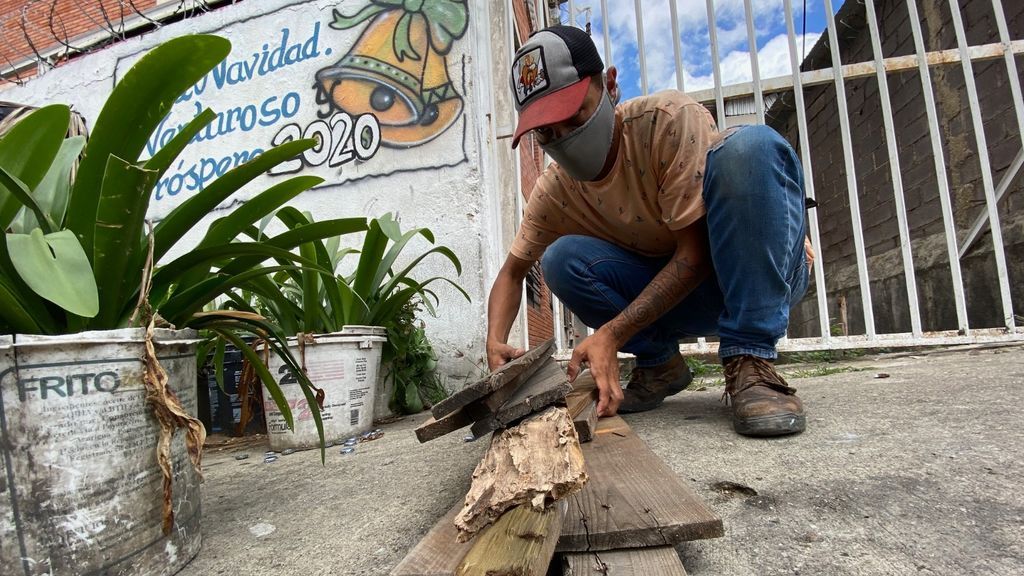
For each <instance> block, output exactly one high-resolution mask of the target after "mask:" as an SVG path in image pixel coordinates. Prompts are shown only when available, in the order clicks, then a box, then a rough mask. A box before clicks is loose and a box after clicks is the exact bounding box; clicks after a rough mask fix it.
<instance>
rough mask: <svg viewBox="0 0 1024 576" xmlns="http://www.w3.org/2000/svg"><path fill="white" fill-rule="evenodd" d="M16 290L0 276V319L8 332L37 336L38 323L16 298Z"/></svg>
mask: <svg viewBox="0 0 1024 576" xmlns="http://www.w3.org/2000/svg"><path fill="white" fill-rule="evenodd" d="M18 296H19V295H18V293H17V290H15V289H14V288H13V287H12V286H10V285H9V284H8V279H7V278H4V277H3V276H0V318H2V319H3V323H4V324H6V325H7V326H8V327H9V329H10V330H12V331H13V332H15V333H17V334H38V333H39V332H40V331H41V330H40V326H39V323H38V322H36V319H35V318H34V317H33V315H32V313H31V312H29V311H28V310H27V309H26V307H25V306H24V305H23V304H22V302H21V301H20V300H19V298H18Z"/></svg>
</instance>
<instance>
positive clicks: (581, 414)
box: [565, 370, 598, 442]
mask: <svg viewBox="0 0 1024 576" xmlns="http://www.w3.org/2000/svg"><path fill="white" fill-rule="evenodd" d="M597 399H598V392H597V385H596V383H595V382H594V377H593V376H591V375H590V371H589V370H588V371H585V372H583V373H582V374H580V375H579V376H577V377H576V381H575V382H573V384H572V392H570V393H569V395H568V396H566V397H565V404H566V406H568V407H569V415H570V416H572V423H573V426H575V427H576V435H577V436H579V438H580V442H590V441H591V440H592V439H593V437H594V429H595V428H596V426H597Z"/></svg>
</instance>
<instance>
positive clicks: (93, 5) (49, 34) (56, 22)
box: [0, 0, 216, 87]
mask: <svg viewBox="0 0 1024 576" xmlns="http://www.w3.org/2000/svg"><path fill="white" fill-rule="evenodd" d="M172 1H173V2H174V5H175V6H177V5H178V4H179V2H178V1H177V0H88V1H84V2H83V1H82V0H0V71H2V73H3V77H2V78H0V87H3V85H4V84H5V83H7V82H11V81H24V80H27V79H28V78H31V77H32V76H34V75H35V74H36V73H37V71H38V69H37V67H36V66H29V67H27V68H25V69H24V70H19V71H18V73H17V74H14V73H13V72H11V71H10V69H11V68H12V67H13V66H14V65H15V64H20V63H21V62H23V61H24V60H25V59H27V58H30V59H35V58H37V56H36V52H38V53H40V54H43V55H45V54H46V53H47V52H48V51H50V50H54V49H61V48H63V47H65V46H64V45H65V44H70V45H71V46H73V47H75V48H84V49H85V50H91V49H99V48H101V47H102V46H104V45H106V43H109V42H110V41H114V40H113V33H111V32H110V30H111V29H113V30H115V31H117V33H118V34H124V35H126V36H131V35H132V34H137V33H138V32H140V31H142V30H146V29H149V28H150V27H151V26H152V23H150V22H148V21H146V20H145V19H144V18H141V17H139V13H142V14H146V13H147V12H150V11H152V10H153V9H154V8H156V7H157V6H161V5H169V4H170V3H171V2H172ZM210 4H216V2H208V3H207V5H210ZM211 7H212V6H211ZM193 12H194V9H192V8H189V7H187V6H186V7H183V8H182V13H181V14H179V15H177V16H175V17H174V18H172V19H180V18H181V17H182V16H188V15H190V14H192V13H193ZM133 21H134V22H135V23H136V24H135V26H136V27H135V28H131V27H125V26H124V23H131V22H133ZM96 32H104V33H109V34H110V35H111V40H108V41H107V42H102V43H100V44H98V45H95V46H85V45H84V44H83V43H82V42H80V40H81V39H83V38H85V37H88V36H91V35H92V34H94V33H96ZM72 57H73V56H72ZM62 58H63V59H55V60H54V59H51V60H52V61H51V63H52V64H54V65H57V66H59V65H60V64H61V63H63V61H64V60H65V59H66V58H67V57H66V56H65V57H62Z"/></svg>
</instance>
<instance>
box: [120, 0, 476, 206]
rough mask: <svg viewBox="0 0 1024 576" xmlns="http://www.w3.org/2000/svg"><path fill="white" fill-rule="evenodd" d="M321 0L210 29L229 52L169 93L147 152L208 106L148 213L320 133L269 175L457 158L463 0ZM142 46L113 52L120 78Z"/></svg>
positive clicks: (461, 128) (350, 176)
mask: <svg viewBox="0 0 1024 576" xmlns="http://www.w3.org/2000/svg"><path fill="white" fill-rule="evenodd" d="M325 4H328V3H326V2H322V3H313V2H310V3H304V4H298V5H295V6H288V7H284V8H281V9H279V10H277V11H275V12H272V13H269V14H265V15H262V16H260V17H258V18H254V19H250V20H247V21H242V22H235V23H232V24H229V25H226V26H224V27H223V28H221V29H219V30H214V31H212V32H213V33H215V34H218V35H221V36H224V37H226V38H228V39H229V40H231V42H232V52H231V55H230V56H229V57H228V58H227V59H226V60H225V61H224V62H221V63H220V64H219V65H218V66H217V67H216V68H215V69H214V70H212V71H211V72H210V73H209V74H207V76H206V77H204V78H203V79H202V80H200V81H199V82H197V83H196V85H195V86H193V87H192V88H191V89H190V90H189V91H188V92H187V93H185V94H184V95H182V96H181V97H180V98H179V99H178V101H177V102H176V103H175V105H174V107H173V108H172V110H171V112H170V113H169V114H168V115H167V117H166V118H164V119H163V121H162V122H161V124H160V126H159V127H158V129H157V130H156V131H155V132H154V134H153V135H152V136H151V137H150V140H149V142H148V143H147V152H148V153H149V154H150V155H152V154H154V153H155V152H156V151H157V150H159V149H160V148H161V147H162V146H163V145H164V144H166V143H167V142H169V141H170V140H171V139H172V138H173V137H174V136H175V135H176V134H177V133H178V131H179V130H181V129H182V127H184V126H185V125H186V124H187V123H188V122H189V121H191V120H192V119H193V118H194V117H196V116H197V115H199V114H200V113H202V111H203V110H205V109H207V108H210V109H212V110H213V111H214V112H216V114H217V117H216V119H215V120H214V121H213V122H212V123H210V125H208V126H207V127H206V128H205V129H203V130H202V131H201V132H200V133H199V134H197V135H196V136H195V137H194V138H193V141H192V143H191V145H190V146H189V147H188V148H186V151H185V153H184V154H183V155H182V157H181V158H180V160H179V163H178V165H177V166H174V167H172V169H171V170H169V171H168V173H167V174H166V175H165V176H164V177H163V178H162V179H161V180H160V181H159V182H158V184H157V188H156V192H155V197H154V199H153V202H152V208H151V211H152V215H153V216H154V217H156V218H160V217H162V216H163V215H165V214H166V213H168V212H169V211H170V210H171V209H173V208H174V207H175V206H177V205H178V204H180V203H181V202H182V201H184V200H185V199H187V198H188V197H189V196H190V195H191V194H193V193H195V192H196V191H198V190H201V189H203V188H204V187H205V186H206V185H208V184H209V183H210V182H212V181H213V180H215V179H216V178H217V177H219V176H221V175H223V174H224V173H226V172H227V171H229V170H231V169H232V168H234V167H235V166H237V165H239V164H241V163H244V162H245V161H247V160H248V159H250V158H252V157H253V156H255V155H258V154H260V153H261V152H263V151H264V150H265V149H267V148H270V147H272V146H275V145H279V144H283V143H285V142H289V141H292V140H296V139H299V138H315V139H317V140H318V142H319V143H318V145H317V146H315V147H314V148H312V149H310V150H307V151H306V152H305V153H304V154H302V155H301V156H300V157H297V158H296V159H294V160H292V161H290V162H286V163H284V164H282V165H280V166H279V167H278V168H277V169H276V171H275V172H274V173H273V174H275V175H280V174H291V173H295V172H299V171H302V172H304V173H310V174H316V175H319V176H322V177H323V178H325V179H326V182H325V184H323V185H322V187H323V186H340V185H344V184H351V183H354V182H355V181H358V180H361V179H363V178H367V177H373V176H383V175H388V174H393V173H397V172H407V171H414V170H423V169H430V168H439V167H447V166H454V165H456V164H459V163H462V162H465V161H466V159H467V154H466V143H465V140H466V119H465V115H464V113H463V112H464V94H465V85H464V83H465V81H466V78H464V65H465V63H464V60H465V55H466V54H465V48H464V47H463V46H461V44H462V43H460V42H459V40H460V39H461V38H463V37H464V36H465V34H466V30H467V27H468V23H469V15H468V11H467V7H466V3H465V1H464V0H463V1H459V0H404V1H403V0H370V2H369V3H366V2H365V0H359V1H357V2H342V3H340V4H336V5H334V6H330V5H329V4H328V5H326V6H325ZM339 54H341V57H340V58H339V57H338V55H339ZM141 55H142V54H141V53H140V54H136V55H132V56H130V57H126V58H123V59H121V60H119V61H118V64H117V70H118V77H119V76H120V75H121V74H123V72H124V70H127V68H128V67H130V66H131V65H132V64H133V63H134V62H135V61H136V60H137V59H138V58H139V57H141ZM413 148H415V149H416V150H415V151H411V150H410V149H413ZM270 177H271V178H272V177H273V176H270ZM341 192H344V186H343V187H342V190H341ZM245 199H246V198H244V197H243V198H240V199H236V201H237V200H245Z"/></svg>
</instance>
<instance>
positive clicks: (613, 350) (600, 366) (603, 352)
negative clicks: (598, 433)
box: [569, 328, 622, 416]
mask: <svg viewBox="0 0 1024 576" xmlns="http://www.w3.org/2000/svg"><path fill="white" fill-rule="evenodd" d="M618 350H619V346H618V343H617V342H616V340H615V337H614V336H613V335H612V333H611V332H610V331H608V330H605V329H603V328H602V329H600V330H598V331H597V332H594V334H593V335H591V336H588V337H587V338H586V339H585V340H583V342H581V343H580V344H579V346H576V349H575V350H573V353H572V359H571V360H569V381H570V382H572V381H574V380H576V377H577V376H579V374H580V366H581V365H582V364H583V363H584V362H586V363H587V364H588V365H590V374H591V375H592V376H593V377H594V382H595V383H597V391H598V400H597V415H598V416H614V415H615V413H616V412H618V410H619V404H621V403H622V386H621V385H620V384H619V357H618Z"/></svg>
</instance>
